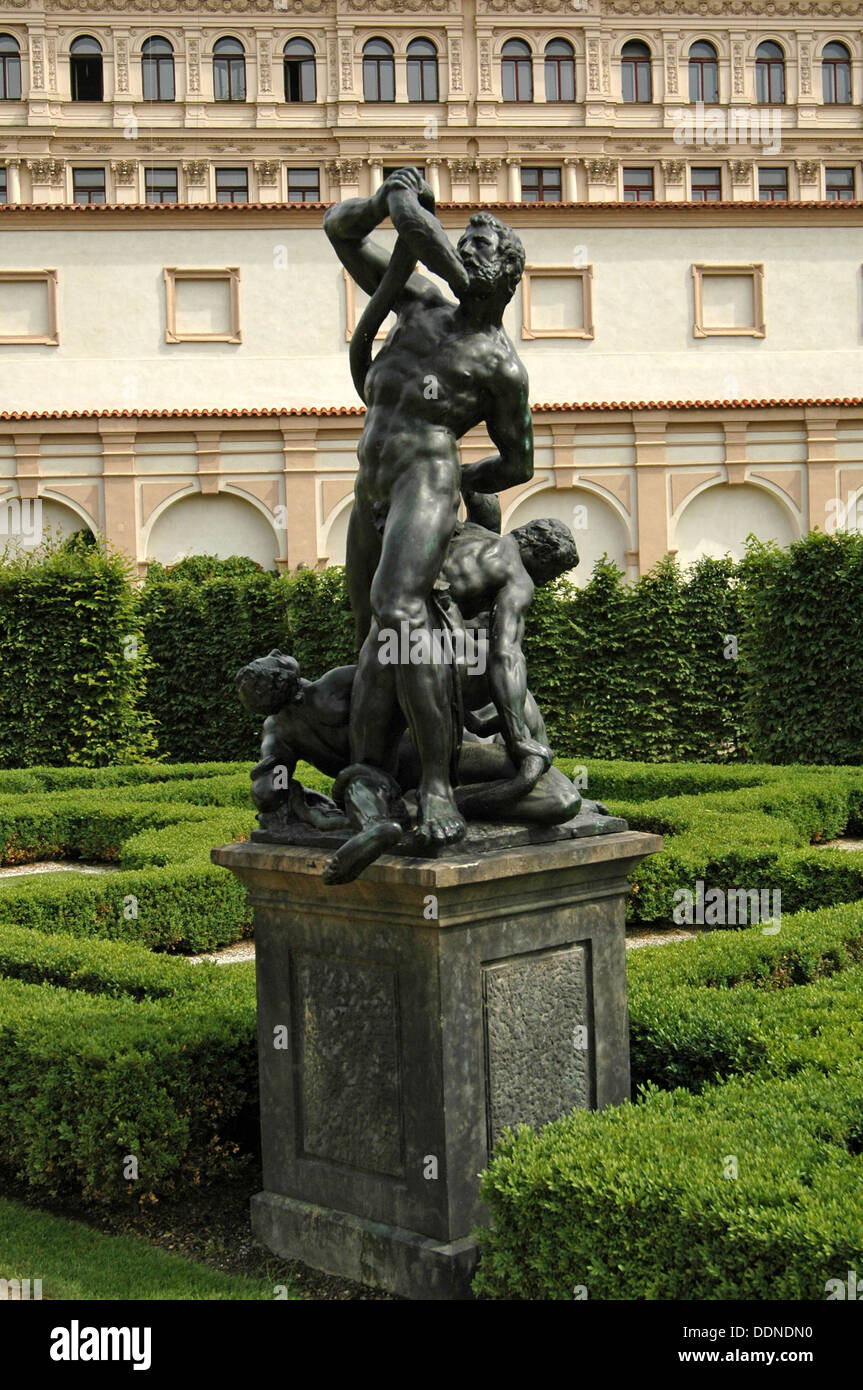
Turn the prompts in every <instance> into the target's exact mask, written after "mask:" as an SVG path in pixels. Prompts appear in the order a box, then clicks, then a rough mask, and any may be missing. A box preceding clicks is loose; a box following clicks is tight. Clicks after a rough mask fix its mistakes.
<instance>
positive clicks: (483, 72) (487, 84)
mask: <svg viewBox="0 0 863 1390" xmlns="http://www.w3.org/2000/svg"><path fill="white" fill-rule="evenodd" d="M478 48H479V89H480V92H490V91H491V90H492V87H491V39H488V38H482V39H480V41H479V45H478Z"/></svg>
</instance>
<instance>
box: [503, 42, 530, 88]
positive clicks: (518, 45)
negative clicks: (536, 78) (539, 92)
mask: <svg viewBox="0 0 863 1390" xmlns="http://www.w3.org/2000/svg"><path fill="white" fill-rule="evenodd" d="M501 82H502V85H503V99H504V101H533V59H532V58H531V55H530V47H529V45H528V44H526V43H525V41H524V39H507V41H506V43H505V44H504V46H503V48H502V49H501Z"/></svg>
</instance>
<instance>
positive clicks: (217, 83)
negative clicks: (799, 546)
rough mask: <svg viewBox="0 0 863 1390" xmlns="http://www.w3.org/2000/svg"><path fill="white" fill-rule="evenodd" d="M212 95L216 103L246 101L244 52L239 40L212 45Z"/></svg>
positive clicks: (228, 40) (219, 41)
mask: <svg viewBox="0 0 863 1390" xmlns="http://www.w3.org/2000/svg"><path fill="white" fill-rule="evenodd" d="M213 95H214V97H215V98H216V101H245V100H246V51H245V49H244V48H243V45H242V44H241V43H240V40H239V39H231V38H226V39H217V40H216V42H215V44H214V45H213Z"/></svg>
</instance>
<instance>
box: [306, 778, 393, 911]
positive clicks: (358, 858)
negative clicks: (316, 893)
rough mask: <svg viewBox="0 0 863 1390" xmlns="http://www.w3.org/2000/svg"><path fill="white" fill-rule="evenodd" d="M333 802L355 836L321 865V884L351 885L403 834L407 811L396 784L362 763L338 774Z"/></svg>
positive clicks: (391, 779)
mask: <svg viewBox="0 0 863 1390" xmlns="http://www.w3.org/2000/svg"><path fill="white" fill-rule="evenodd" d="M333 795H334V797H335V798H336V800H340V801H343V802H344V807H345V813H346V815H347V818H348V821H349V823H350V825H351V826H352V827H353V828H354V830H356V832H357V833H356V834H355V835H353V836H352V837H351V839H350V840H348V841H347V842H346V843H345V844H343V845H342V846H341V848H340V849H337V850H336V852H335V854H334V855H333V857H332V858H331V859H329V860H328V861H327V863H326V864H325V865H324V871H323V879H324V882H325V883H329V884H333V883H351V882H352V881H353V879H355V878H357V877H358V876H359V875H360V874H361V873H362V871H363V869H365V868H367V867H368V865H369V864H371V863H373V862H374V860H375V859H377V858H378V857H379V856H380V855H381V854H386V852H387V850H388V849H392V848H393V847H394V846H395V845H397V844H398V842H399V840H400V839H401V838H402V835H403V834H404V833H405V828H406V825H407V811H406V808H405V806H404V803H403V802H402V799H401V789H400V787H399V785H398V783H397V782H396V781H395V780H394V779H393V778H392V777H390V776H389V775H388V774H387V773H386V772H381V771H379V770H378V769H377V768H373V767H368V766H367V765H366V764H364V763H361V764H356V763H354V764H352V765H351V766H350V767H346V768H345V770H344V771H343V772H340V773H339V775H338V777H337V778H336V781H335V784H334V786H333Z"/></svg>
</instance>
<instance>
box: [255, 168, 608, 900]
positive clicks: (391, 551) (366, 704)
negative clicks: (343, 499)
mask: <svg viewBox="0 0 863 1390" xmlns="http://www.w3.org/2000/svg"><path fill="white" fill-rule="evenodd" d="M387 216H389V217H390V219H391V220H392V223H393V225H394V227H395V229H396V232H397V240H396V244H395V249H394V250H393V252H392V255H390V254H389V253H388V252H387V251H386V250H384V249H383V248H382V247H380V246H377V245H375V243H374V242H372V241H370V240H369V234H370V233H371V232H372V231H373V230H374V228H375V227H377V226H378V225H379V224H380V223H381V222H382V221H383V220H384V219H385V218H386V217H387ZM324 227H325V230H326V233H327V235H328V237H329V239H330V241H331V243H332V245H333V247H334V248H335V251H336V253H337V255H338V257H339V259H340V260H341V261H342V263H343V265H344V266H345V267H346V269H347V270H348V272H349V274H350V275H352V276H353V278H354V280H355V281H356V282H357V284H359V285H360V287H361V288H362V289H363V290H364V291H365V292H366V293H367V294H368V295H369V296H370V299H369V303H368V305H367V306H366V309H365V312H364V313H363V315H362V317H361V319H360V321H359V323H358V324H357V327H356V329H355V330H354V333H353V336H352V339H351V345H350V354H349V355H350V366H351V374H352V376H353V380H354V384H355V385H356V387H357V390H358V391H359V393H360V395H361V396H362V398H363V400H364V401H365V404H366V407H367V411H366V418H365V423H364V428H363V432H362V436H361V438H360V441H359V446H358V458H359V470H358V475H357V481H356V487H355V499H354V507H353V510H352V513H351V519H350V525H349V530H348V544H347V564H346V570H347V583H348V589H349V593H350V599H351V606H352V609H353V614H354V620H355V624H356V637H357V646H358V650H359V659H358V662H357V664H356V665H355V666H342V667H338V668H336V669H335V670H332V671H328V672H327V673H326V675H324V676H322V677H321V679H320V680H317V681H312V682H310V681H307V680H305V679H303V677H302V676H301V674H300V671H299V667H298V665H297V663H296V661H295V660H294V659H293V658H292V657H291V656H288V655H284V654H282V653H280V652H278V651H275V652H271V653H270V654H269V655H268V656H266V657H262V658H260V659H259V660H257V661H253V662H251V663H250V664H249V665H248V666H246V667H244V668H243V670H242V671H240V672H239V674H238V676H237V689H238V693H239V696H240V699H241V700H242V702H243V704H244V706H245V707H246V708H247V709H249V710H252V711H254V712H256V713H260V714H262V715H264V716H265V720H264V727H263V739H262V748H261V761H260V762H259V763H258V765H257V767H256V768H255V769H254V770H253V773H252V798H253V801H254V803H255V805H256V807H257V809H258V820H259V824H260V832H259V833H260V834H261V835H262V836H263V837H265V838H270V839H274V840H283V841H288V842H294V843H296V842H298V841H299V842H301V843H302V842H303V839H304V836H305V837H306V842H308V843H314V836H315V835H317V836H318V837H319V838H320V836H321V833H323V835H324V841H323V842H326V841H327V840H332V841H333V842H334V853H333V854H332V856H331V857H330V859H329V860H328V862H327V864H326V866H325V868H324V871H323V876H324V879H325V880H326V882H328V883H345V882H348V881H350V880H352V879H354V878H356V877H357V875H358V874H360V873H361V872H362V871H363V869H364V868H366V866H367V865H368V864H370V863H371V862H372V861H373V860H374V859H376V858H378V856H379V855H381V854H383V853H385V852H387V851H392V850H393V849H395V848H396V846H398V845H403V846H405V847H406V848H407V849H409V851H410V852H412V853H416V854H423V853H427V854H428V853H435V854H439V853H440V852H441V851H442V850H443V849H444V848H445V847H446V846H447V845H454V844H456V843H457V842H458V841H459V840H461V839H463V837H464V836H465V834H466V831H467V822H468V821H474V822H476V821H507V822H514V823H522V822H532V823H536V822H542V823H545V824H549V825H551V824H558V823H561V822H565V821H568V820H570V819H572V818H573V817H575V816H576V815H577V814H578V812H579V808H580V805H581V797H580V794H579V792H578V791H577V790H576V789H575V788H574V787H573V785H572V783H571V782H570V781H569V780H568V779H567V778H566V777H565V776H564V775H563V774H562V773H561V772H560V771H559V770H558V769H556V768H554V767H553V766H552V756H553V755H552V751H551V749H550V748H549V746H548V740H547V736H546V730H545V725H544V723H543V719H542V715H541V714H540V711H539V709H538V708H537V705H536V702H535V700H534V699H533V696H532V695H531V693H530V691H529V689H528V686H527V673H526V666H525V659H524V654H523V651H522V639H523V636H524V622H525V615H526V613H527V611H528V608H529V606H530V603H531V599H532V597H533V593H534V587H535V586H536V585H538V584H545V583H548V582H549V581H550V580H552V579H554V578H556V577H557V576H559V575H562V574H565V573H566V572H567V571H569V570H571V569H572V568H573V567H574V566H575V565H576V564H577V563H578V555H577V552H576V547H575V541H574V539H573V536H572V533H571V531H570V530H569V528H568V527H566V526H565V525H564V524H563V523H562V522H560V521H557V520H552V519H547V520H540V521H533V522H530V523H529V524H528V525H526V526H522V527H520V528H519V529H518V530H515V531H512V532H510V533H509V534H507V535H505V536H504V535H501V534H500V529H501V520H500V506H499V503H498V500H497V494H498V493H499V492H500V491H502V490H503V489H505V488H508V487H513V486H515V485H516V484H518V483H523V482H526V481H528V480H529V479H530V478H531V477H532V475H533V429H532V422H531V415H530V408H529V403H528V382H527V374H526V372H525V370H524V367H523V365H522V363H521V362H520V361H519V359H518V356H517V354H516V351H515V348H514V346H513V344H512V342H511V340H510V338H509V336H508V335H507V333H506V331H505V329H504V328H503V325H502V317H503V312H504V309H505V308H506V305H507V304H508V303H509V301H510V299H511V298H512V296H513V294H514V293H515V290H516V287H517V285H518V283H519V281H520V279H521V275H522V272H523V269H524V249H523V247H522V245H521V242H520V241H519V239H518V237H517V236H516V235H515V233H514V232H512V230H511V229H509V228H508V227H506V226H504V225H503V223H501V222H499V221H498V219H497V218H495V217H493V216H492V215H491V214H490V213H486V212H479V213H475V214H474V215H473V216H472V217H471V218H470V221H469V223H468V226H467V228H466V230H465V232H464V233H463V234H462V236H461V238H460V239H459V242H458V245H457V247H453V246H452V244H451V243H450V241H449V239H448V238H447V236H446V234H445V233H444V230H443V228H442V226H441V224H440V223H439V221H438V220H437V218H436V217H435V216H434V198H433V195H432V192H431V189H430V188H429V187H428V185H427V184H426V183H425V181H424V180H423V178H422V176H421V175H420V173H419V171H418V170H415V169H400V170H398V171H397V172H396V173H394V174H392V175H390V176H389V178H387V179H386V180H385V182H384V183H383V184H382V186H381V187H380V188H379V189H378V190H377V191H376V192H375V193H373V194H372V196H371V197H370V198H351V199H348V200H347V201H345V202H343V203H339V204H337V205H336V206H334V207H332V208H330V209H329V211H328V212H327V214H326V217H325V220H324ZM417 262H421V263H422V264H423V265H424V266H425V267H426V268H427V269H428V270H430V271H431V272H432V273H433V274H434V275H436V276H437V277H439V278H440V279H441V280H443V281H444V282H445V283H446V284H447V285H448V286H449V288H450V289H451V290H452V292H453V294H454V295H455V302H453V300H452V299H450V298H449V297H447V296H446V295H445V294H443V293H442V292H441V290H440V289H439V288H438V286H437V285H436V284H435V283H434V281H433V280H431V279H430V278H429V277H428V276H425V275H421V274H418V273H417V272H416V270H415V268H414V267H415V266H416V263H417ZM391 312H392V313H394V314H395V319H396V322H395V326H394V327H393V328H392V330H391V331H390V333H389V335H388V336H387V338H386V341H385V342H384V343H383V345H382V346H381V348H380V351H379V352H378V353H377V355H376V356H375V357H374V358H373V357H372V344H373V342H374V340H375V337H376V334H377V333H378V330H379V328H380V326H381V324H382V323H383V321H384V319H385V318H386V317H387V315H388V314H389V313H391ZM479 424H484V425H485V427H486V429H487V431H488V434H489V437H490V438H491V441H492V444H493V445H494V447H495V449H496V451H497V452H495V453H494V454H491V455H490V456H488V457H487V458H484V459H481V460H480V461H479V462H477V463H472V464H469V465H467V466H465V467H463V466H462V464H461V460H460V456H459V451H458V441H459V439H460V438H461V437H462V436H463V435H464V434H465V433H466V432H467V431H468V430H470V429H472V428H474V426H476V425H479ZM462 501H463V502H464V506H465V512H466V519H465V520H459V512H460V504H461V503H462ZM300 760H303V761H305V762H308V763H311V764H312V765H313V766H314V767H316V768H318V769H319V770H320V771H321V772H324V773H326V774H327V775H329V776H332V777H334V778H335V782H334V785H333V790H332V797H331V798H328V797H325V796H323V795H322V794H321V793H318V792H313V791H311V790H310V789H308V788H306V787H303V786H302V785H301V784H300V783H299V782H298V781H297V779H296V777H295V771H296V767H297V763H298V762H299V761H300ZM597 809H604V808H597ZM336 832H340V833H338V834H337V833H336Z"/></svg>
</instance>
